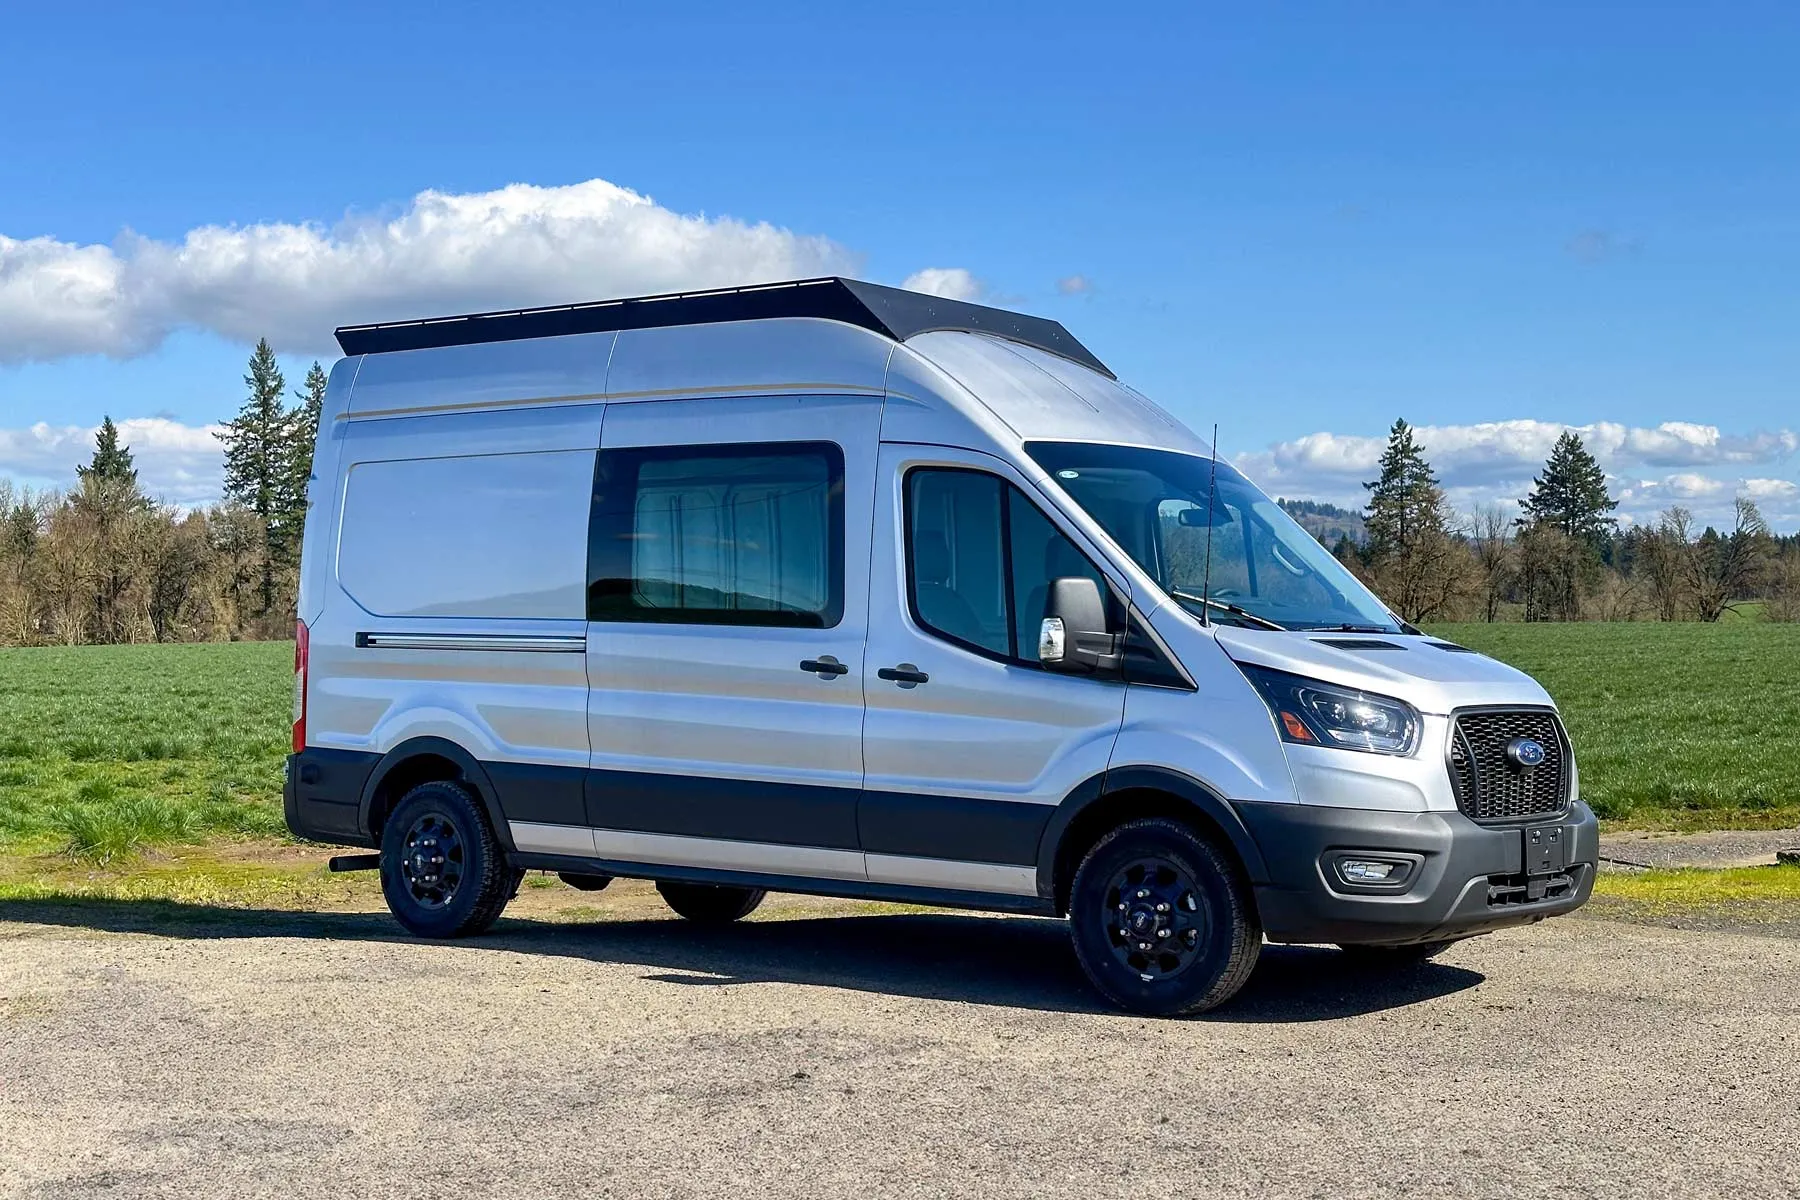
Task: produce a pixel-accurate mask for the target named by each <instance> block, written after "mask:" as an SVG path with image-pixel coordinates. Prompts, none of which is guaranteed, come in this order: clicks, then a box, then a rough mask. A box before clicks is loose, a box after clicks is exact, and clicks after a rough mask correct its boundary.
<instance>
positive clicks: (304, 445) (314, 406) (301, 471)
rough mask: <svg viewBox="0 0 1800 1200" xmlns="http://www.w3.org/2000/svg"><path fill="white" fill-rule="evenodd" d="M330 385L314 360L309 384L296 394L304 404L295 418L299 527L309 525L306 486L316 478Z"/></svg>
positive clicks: (296, 496)
mask: <svg viewBox="0 0 1800 1200" xmlns="http://www.w3.org/2000/svg"><path fill="white" fill-rule="evenodd" d="M327 382H329V381H328V380H327V379H326V376H325V368H324V367H321V366H320V365H319V364H318V362H317V361H314V363H313V365H312V369H311V370H309V371H307V373H306V383H305V386H304V387H303V388H302V390H300V391H298V392H295V393H294V395H295V396H296V397H297V398H298V399H299V401H300V407H299V410H298V411H297V412H296V413H295V415H294V435H293V444H294V496H295V498H296V499H297V500H298V501H299V502H300V510H299V512H297V513H296V514H295V519H296V520H297V521H298V522H299V524H301V525H304V524H305V523H306V484H307V481H308V480H310V479H311V478H312V464H313V445H314V443H315V442H317V441H318V438H319V415H320V414H321V413H322V412H324V410H325V385H326V384H327Z"/></svg>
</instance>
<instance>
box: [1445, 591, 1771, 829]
mask: <svg viewBox="0 0 1800 1200" xmlns="http://www.w3.org/2000/svg"><path fill="white" fill-rule="evenodd" d="M1432 632H1434V633H1439V634H1442V635H1443V636H1445V637H1448V638H1450V639H1451V640H1452V641H1456V642H1460V643H1462V644H1463V645H1465V646H1469V647H1471V648H1473V649H1476V650H1480V651H1482V652H1484V653H1487V654H1491V655H1493V656H1494V657H1495V658H1498V659H1500V660H1502V661H1504V662H1508V663H1511V664H1512V665H1513V666H1515V667H1518V668H1519V669H1520V670H1523V671H1526V672H1528V673H1529V674H1531V675H1533V676H1535V677H1536V678H1537V679H1538V680H1539V681H1540V682H1542V683H1543V685H1544V686H1545V687H1546V688H1547V689H1549V691H1550V694H1551V695H1552V696H1554V697H1555V698H1556V702H1557V705H1558V706H1559V707H1560V708H1561V709H1562V711H1563V716H1564V720H1565V721H1566V722H1567V723H1568V726H1569V734H1570V736H1571V737H1573V738H1574V740H1575V754H1576V761H1577V762H1578V763H1579V764H1580V766H1581V791H1582V795H1583V797H1584V798H1585V799H1586V800H1587V801H1588V803H1590V804H1592V805H1593V806H1594V809H1595V811H1596V812H1598V813H1599V814H1600V815H1601V816H1602V817H1605V818H1608V819H1610V820H1613V821H1624V822H1629V823H1630V824H1633V825H1646V826H1657V827H1668V828H1695V829H1701V828H1714V827H1724V826H1739V827H1756V826H1762V827H1768V828H1774V827H1783V826H1789V825H1795V824H1800V687H1796V678H1797V677H1800V625H1778V624H1770V623H1765V622H1758V621H1734V622H1729V623H1720V624H1717V625H1696V624H1656V623H1650V622H1642V623H1633V624H1616V625H1615V624H1598V623H1582V624H1571V625H1551V624H1537V625H1524V624H1510V625H1509V624H1500V625H1445V626H1439V627H1436V628H1434V629H1433V631H1432Z"/></svg>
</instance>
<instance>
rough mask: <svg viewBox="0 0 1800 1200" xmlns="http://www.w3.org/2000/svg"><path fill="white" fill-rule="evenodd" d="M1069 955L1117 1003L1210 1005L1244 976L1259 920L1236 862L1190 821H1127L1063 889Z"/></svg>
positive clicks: (1200, 1008)
mask: <svg viewBox="0 0 1800 1200" xmlns="http://www.w3.org/2000/svg"><path fill="white" fill-rule="evenodd" d="M1069 926H1070V932H1071V935H1072V937H1073V940H1074V944H1075V956H1076V958H1077V959H1078V960H1079V961H1080V963H1081V967H1082V970H1083V971H1085V972H1086V973H1087V977H1088V979H1089V981H1091V982H1092V983H1093V985H1094V986H1095V987H1096V988H1097V989H1099V991H1100V993H1101V994H1102V995H1104V996H1105V997H1106V998H1107V999H1108V1000H1111V1001H1112V1002H1113V1003H1114V1004H1117V1005H1118V1006H1119V1007H1121V1008H1125V1009H1129V1010H1131V1011H1133V1012H1138V1013H1144V1014H1146V1015H1149V1016H1185V1015H1189V1014H1192V1013H1199V1012H1204V1011H1206V1010H1207V1009H1209V1008H1214V1007H1217V1006H1218V1005H1220V1004H1223V1003H1224V1002H1225V1001H1227V1000H1229V999H1230V998H1231V997H1232V996H1234V995H1236V994H1237V992H1238V989H1240V988H1242V987H1243V986H1244V984H1245V982H1247V981H1248V980H1249V978H1250V973H1251V971H1253V970H1254V969H1255V967H1256V960H1257V957H1258V955H1259V954H1260V953H1261V951H1262V925H1261V923H1260V922H1259V921H1258V920H1257V916H1256V906H1255V904H1254V903H1253V901H1252V898H1251V895H1250V889H1249V886H1248V885H1247V884H1246V883H1245V882H1244V879H1243V875H1242V872H1241V871H1240V870H1239V869H1238V867H1237V864H1236V862H1235V860H1233V859H1232V858H1231V857H1230V855H1229V854H1228V853H1227V852H1226V851H1223V850H1221V849H1220V848H1219V847H1218V846H1217V845H1216V844H1214V843H1213V842H1212V841H1211V840H1210V839H1208V838H1206V837H1204V836H1202V835H1201V834H1200V833H1199V832H1197V831H1196V830H1195V829H1193V828H1192V827H1190V826H1188V825H1185V824H1183V823H1181V822H1179V821H1174V820H1169V819H1167V818H1163V817H1145V818H1141V819H1138V820H1134V821H1127V822H1126V823H1125V824H1123V825H1120V826H1119V827H1118V828H1116V829H1114V830H1112V831H1111V832H1110V833H1108V834H1107V835H1106V836H1104V837H1102V838H1101V839H1100V840H1099V841H1098V842H1096V843H1095V844H1094V846H1093V848H1092V849H1090V850H1089V851H1088V852H1087V854H1086V856H1085V857H1083V859H1082V860H1081V865H1080V866H1079V867H1078V868H1077V869H1076V872H1075V881H1074V885H1073V887H1072V888H1071V889H1070V893H1069Z"/></svg>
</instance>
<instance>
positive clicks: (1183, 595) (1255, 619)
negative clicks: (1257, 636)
mask: <svg viewBox="0 0 1800 1200" xmlns="http://www.w3.org/2000/svg"><path fill="white" fill-rule="evenodd" d="M1169 595H1171V596H1173V597H1175V598H1176V599H1177V600H1186V601H1188V602H1189V603H1192V604H1204V605H1206V606H1207V607H1208V608H1217V609H1222V610H1224V611H1225V612H1228V613H1230V614H1231V615H1232V616H1234V617H1239V618H1241V619H1243V620H1245V621H1249V622H1252V623H1253V624H1255V625H1256V626H1257V627H1258V628H1259V629H1273V630H1274V631H1275V632H1277V633H1286V632H1287V626H1286V625H1277V624H1276V623H1275V622H1274V621H1271V620H1269V618H1267V617H1259V616H1257V615H1256V614H1255V613H1253V612H1251V611H1250V610H1249V609H1247V608H1239V607H1238V606H1237V605H1235V604H1227V603H1225V601H1223V600H1214V599H1213V598H1212V597H1210V596H1196V595H1194V593H1192V592H1183V591H1177V590H1176V589H1174V588H1170V589H1169Z"/></svg>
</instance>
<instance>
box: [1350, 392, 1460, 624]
mask: <svg viewBox="0 0 1800 1200" xmlns="http://www.w3.org/2000/svg"><path fill="white" fill-rule="evenodd" d="M1363 486H1364V487H1365V488H1367V489H1368V490H1369V507H1368V512H1367V515H1366V516H1365V518H1364V519H1365V522H1366V524H1367V526H1368V534H1369V540H1368V544H1367V547H1366V549H1365V551H1364V557H1365V561H1366V562H1367V563H1368V566H1369V573H1370V575H1371V576H1372V578H1373V581H1374V585H1375V590H1376V592H1377V593H1379V594H1380V596H1381V597H1382V599H1384V600H1386V601H1387V602H1388V603H1389V604H1390V605H1392V606H1393V608H1394V610H1395V611H1396V612H1398V613H1399V614H1400V615H1401V616H1402V617H1404V618H1405V619H1406V620H1408V621H1424V620H1429V619H1430V618H1432V617H1434V616H1437V615H1440V614H1441V613H1442V612H1443V611H1444V610H1445V608H1447V607H1448V606H1449V605H1450V603H1451V602H1452V601H1453V600H1455V598H1456V597H1457V595H1458V594H1459V593H1460V592H1461V591H1462V590H1463V588H1464V587H1465V585H1466V583H1467V580H1466V578H1465V577H1464V573H1463V571H1462V570H1461V569H1460V566H1459V564H1460V562H1461V559H1460V558H1459V557H1458V552H1459V550H1460V547H1459V546H1457V544H1456V540H1455V538H1454V537H1453V536H1452V535H1451V533H1450V514H1449V504H1448V501H1446V500H1445V498H1444V489H1443V488H1442V487H1440V486H1439V485H1438V480H1437V475H1436V474H1434V473H1433V472H1432V469H1431V464H1430V463H1429V462H1427V461H1426V460H1425V451H1424V448H1423V447H1422V446H1420V445H1419V443H1418V440H1417V439H1416V438H1414V437H1413V431H1412V426H1410V425H1408V424H1407V423H1406V422H1405V421H1403V420H1401V421H1395V422H1394V426H1393V428H1392V429H1391V430H1389V431H1388V444H1387V449H1386V450H1384V451H1382V455H1381V478H1379V479H1377V480H1375V481H1374V482H1373V483H1365V484H1363ZM1464 557H1466V556H1464Z"/></svg>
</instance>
